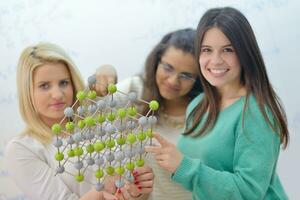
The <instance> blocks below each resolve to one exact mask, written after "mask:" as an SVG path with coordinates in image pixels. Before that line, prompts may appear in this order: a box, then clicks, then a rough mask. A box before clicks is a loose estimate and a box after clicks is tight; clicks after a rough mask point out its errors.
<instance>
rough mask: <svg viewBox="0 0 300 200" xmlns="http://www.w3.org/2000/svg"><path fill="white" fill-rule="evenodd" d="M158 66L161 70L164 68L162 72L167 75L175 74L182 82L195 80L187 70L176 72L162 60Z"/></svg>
mask: <svg viewBox="0 0 300 200" xmlns="http://www.w3.org/2000/svg"><path fill="white" fill-rule="evenodd" d="M158 67H160V68H161V69H162V70H164V72H165V73H166V74H167V75H168V76H173V75H176V76H177V78H178V80H179V81H182V82H195V81H196V78H195V77H194V76H193V75H192V74H191V73H189V72H180V73H177V72H176V71H175V69H174V68H173V67H172V66H171V65H169V64H167V63H165V62H163V61H160V62H159V64H158Z"/></svg>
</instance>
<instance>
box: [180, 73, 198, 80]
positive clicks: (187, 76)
mask: <svg viewBox="0 0 300 200" xmlns="http://www.w3.org/2000/svg"><path fill="white" fill-rule="evenodd" d="M179 77H180V79H181V80H192V81H195V78H194V77H193V75H192V74H189V73H180V74H179Z"/></svg>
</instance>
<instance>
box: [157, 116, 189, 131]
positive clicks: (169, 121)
mask: <svg viewBox="0 0 300 200" xmlns="http://www.w3.org/2000/svg"><path fill="white" fill-rule="evenodd" d="M159 118H160V124H163V125H166V126H168V127H172V128H176V129H181V128H183V126H184V115H180V116H173V115H168V114H166V113H164V112H160V113H159Z"/></svg>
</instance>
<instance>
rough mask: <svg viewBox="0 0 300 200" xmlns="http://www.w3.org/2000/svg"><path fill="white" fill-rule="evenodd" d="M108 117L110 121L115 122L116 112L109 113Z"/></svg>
mask: <svg viewBox="0 0 300 200" xmlns="http://www.w3.org/2000/svg"><path fill="white" fill-rule="evenodd" d="M107 119H108V121H110V122H113V121H114V120H115V119H116V115H115V113H109V114H108V115H107Z"/></svg>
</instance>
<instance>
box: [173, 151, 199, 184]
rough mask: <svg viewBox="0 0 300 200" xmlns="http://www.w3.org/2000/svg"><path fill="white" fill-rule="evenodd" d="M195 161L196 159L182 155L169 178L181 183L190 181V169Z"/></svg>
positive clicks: (191, 174) (193, 166) (191, 175)
mask: <svg viewBox="0 0 300 200" xmlns="http://www.w3.org/2000/svg"><path fill="white" fill-rule="evenodd" d="M195 162H197V161H196V160H193V159H192V158H189V157H187V156H183V159H182V160H181V162H180V164H179V166H178V167H177V169H176V171H175V172H174V173H173V174H172V176H171V179H172V180H173V181H175V182H178V183H181V184H182V183H183V184H184V183H186V182H190V181H191V179H192V178H193V172H192V171H191V170H192V169H193V168H195V164H196V163H195ZM197 163H199V162H197Z"/></svg>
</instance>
